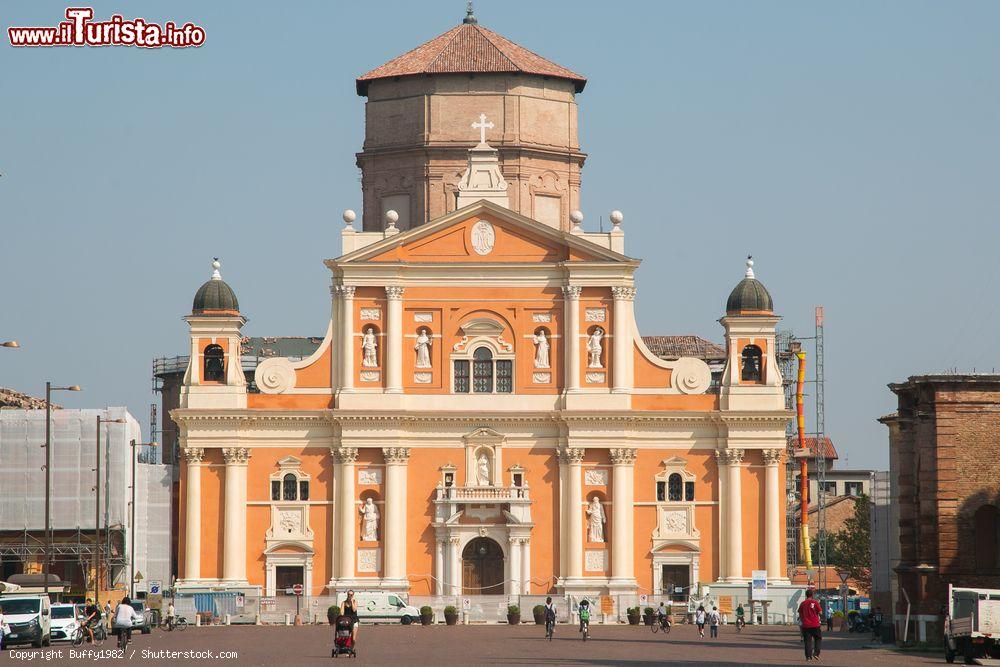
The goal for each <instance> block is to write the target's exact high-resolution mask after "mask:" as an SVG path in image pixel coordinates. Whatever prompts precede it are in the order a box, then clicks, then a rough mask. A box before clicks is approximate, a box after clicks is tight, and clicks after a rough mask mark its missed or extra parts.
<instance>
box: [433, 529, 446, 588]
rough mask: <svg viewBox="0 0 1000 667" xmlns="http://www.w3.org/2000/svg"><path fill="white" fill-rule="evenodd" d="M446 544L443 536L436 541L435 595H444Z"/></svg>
mask: <svg viewBox="0 0 1000 667" xmlns="http://www.w3.org/2000/svg"><path fill="white" fill-rule="evenodd" d="M445 544H446V542H445V541H444V540H442V539H441V538H438V539H436V540H435V541H434V595H444V594H445V590H444V577H445V573H444V559H445Z"/></svg>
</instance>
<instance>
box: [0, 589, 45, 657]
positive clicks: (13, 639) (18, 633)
mask: <svg viewBox="0 0 1000 667" xmlns="http://www.w3.org/2000/svg"><path fill="white" fill-rule="evenodd" d="M0 609H2V610H3V617H4V623H6V624H7V627H8V628H9V630H8V631H7V632H5V633H4V636H3V645H4V646H13V645H15V644H31V645H32V646H34V647H35V648H41V647H42V646H49V645H50V644H51V643H52V635H51V631H50V627H51V623H50V614H51V613H52V610H51V605H50V603H49V598H48V597H47V596H45V595H4V596H2V597H0Z"/></svg>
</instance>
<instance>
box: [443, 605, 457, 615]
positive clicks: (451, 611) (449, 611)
mask: <svg viewBox="0 0 1000 667" xmlns="http://www.w3.org/2000/svg"><path fill="white" fill-rule="evenodd" d="M444 613H446V614H458V609H455V605H451V604H450V605H448V606H447V607H445V608H444Z"/></svg>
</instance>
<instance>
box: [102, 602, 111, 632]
mask: <svg viewBox="0 0 1000 667" xmlns="http://www.w3.org/2000/svg"><path fill="white" fill-rule="evenodd" d="M104 622H105V623H106V624H107V626H108V630H110V629H111V600H110V599H109V600H105V601H104Z"/></svg>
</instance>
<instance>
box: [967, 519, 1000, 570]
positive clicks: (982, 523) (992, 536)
mask: <svg viewBox="0 0 1000 667" xmlns="http://www.w3.org/2000/svg"><path fill="white" fill-rule="evenodd" d="M972 523H973V527H974V529H975V531H976V570H977V571H979V572H983V571H993V570H996V569H998V568H1000V512H998V511H997V507H996V505H983V506H982V507H980V508H979V509H978V510H976V514H975V517H974V518H973V522H972Z"/></svg>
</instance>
